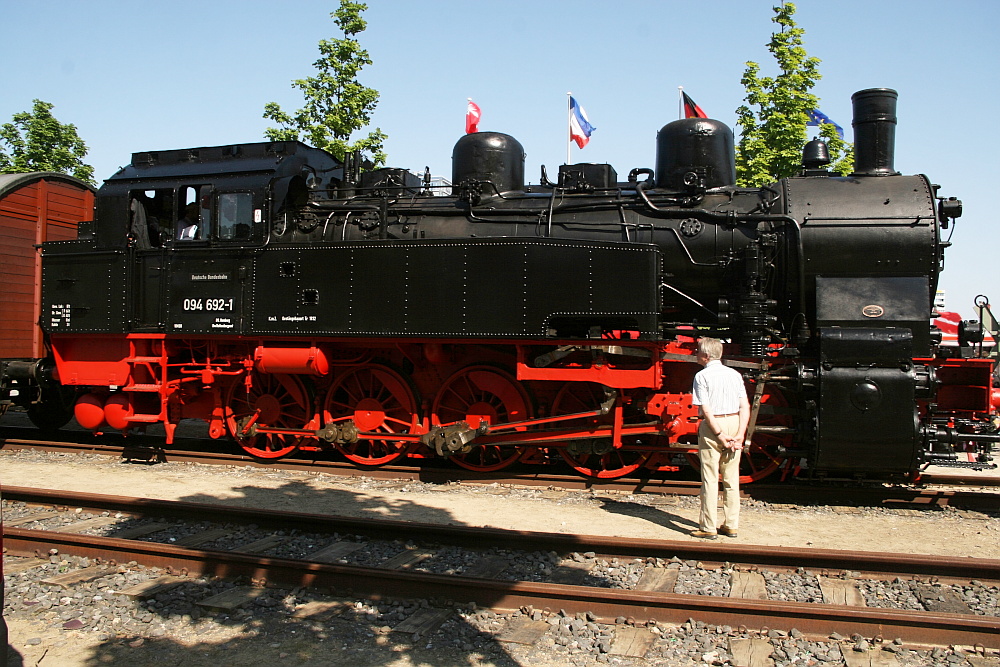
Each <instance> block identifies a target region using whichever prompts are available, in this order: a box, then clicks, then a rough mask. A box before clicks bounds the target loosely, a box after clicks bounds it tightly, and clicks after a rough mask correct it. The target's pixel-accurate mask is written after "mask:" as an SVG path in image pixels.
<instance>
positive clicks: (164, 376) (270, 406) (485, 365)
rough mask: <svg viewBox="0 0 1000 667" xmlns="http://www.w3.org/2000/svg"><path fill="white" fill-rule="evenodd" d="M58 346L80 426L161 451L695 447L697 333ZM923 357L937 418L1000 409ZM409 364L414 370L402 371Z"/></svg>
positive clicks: (172, 340)
mask: <svg viewBox="0 0 1000 667" xmlns="http://www.w3.org/2000/svg"><path fill="white" fill-rule="evenodd" d="M50 344H51V347H52V351H53V355H54V358H55V361H56V366H57V372H58V377H59V380H60V382H61V383H62V384H63V385H67V386H79V387H88V388H89V389H90V393H89V394H86V395H84V396H83V397H81V398H80V399H79V400H78V401H77V403H76V407H75V415H76V418H77V420H78V421H79V422H80V424H81V425H82V426H84V427H85V428H90V429H92V430H95V431H96V430H100V429H102V428H105V427H111V428H114V429H118V430H122V431H127V430H130V429H135V428H139V427H142V426H144V425H147V424H151V423H162V424H163V425H164V428H165V430H166V437H167V442H168V444H169V443H171V442H172V441H173V438H174V432H175V429H176V427H177V424H178V423H179V422H180V420H181V419H185V418H191V419H201V420H204V421H206V422H207V423H208V430H209V434H210V435H211V436H212V437H215V438H219V437H223V436H225V435H227V434H228V435H231V436H232V437H234V438H235V439H236V440H237V442H239V443H240V444H241V446H243V447H244V449H246V450H247V451H248V452H250V453H251V454H253V455H254V456H258V457H261V458H277V457H280V456H284V455H286V454H288V453H290V452H292V451H294V450H296V449H306V450H309V449H319V448H323V447H331V446H332V447H334V448H336V449H337V450H339V451H341V452H342V453H343V454H344V455H345V456H347V457H348V458H349V459H351V460H352V461H354V462H356V463H359V464H362V465H381V464H384V463H387V462H389V461H392V460H395V459H396V458H398V457H400V456H404V455H406V456H416V457H422V456H430V455H433V449H432V448H431V447H429V446H428V445H429V440H428V434H430V433H431V432H432V431H433V430H438V431H440V430H441V427H444V428H459V427H461V429H460V430H462V429H464V431H465V432H469V433H471V432H472V431H475V432H476V434H475V444H476V445H477V446H476V447H475V449H474V450H473V452H474V453H473V452H467V451H466V452H462V453H460V454H458V455H456V456H455V457H453V458H454V459H455V460H456V461H457V462H458V463H459V464H460V465H464V466H465V467H469V468H472V469H476V470H496V469H501V468H503V467H506V466H507V465H510V464H511V463H513V462H514V461H517V460H525V461H528V460H537V459H538V458H539V457H540V456H544V454H545V453H546V452H552V453H556V452H557V453H558V454H557V455H561V456H562V457H563V458H565V459H566V460H567V461H568V462H569V463H570V464H571V465H572V466H573V467H575V468H577V469H578V470H580V471H581V472H584V473H585V474H589V475H592V476H595V477H602V476H607V477H611V476H617V475H619V474H625V473H627V472H631V471H634V470H636V469H638V468H640V467H645V468H650V469H655V470H660V471H676V470H677V469H678V466H677V465H676V462H675V461H674V460H673V459H674V457H676V455H678V454H681V455H685V454H686V455H688V457H690V456H691V455H692V454H693V453H694V452H695V451H696V450H695V446H696V441H697V436H696V429H697V424H698V419H697V409H696V408H695V406H693V405H692V403H691V395H690V387H691V382H692V379H693V377H694V374H695V372H697V370H698V366H697V364H696V363H694V356H693V352H694V343H693V340H692V339H685V340H682V341H680V342H646V341H638V340H628V339H625V340H620V339H609V340H601V341H583V342H581V341H574V342H564V344H563V345H553V344H551V343H548V344H546V345H544V346H542V345H536V344H526V343H525V342H523V341H519V342H510V343H508V344H501V343H498V342H497V341H488V342H476V341H473V342H470V341H466V340H448V341H442V340H397V341H392V342H386V341H369V340H357V339H337V340H333V339H330V340H327V339H323V340H314V341H310V342H307V343H304V344H296V345H289V344H288V342H287V341H280V340H266V339H250V338H239V337H232V338H223V337H218V338H217V337H213V338H211V339H205V338H181V337H175V336H170V337H168V336H166V335H163V334H128V335H96V336H95V335H85V336H84V335H73V334H53V335H51V337H50ZM769 363H774V364H775V367H774V368H772V369H769V370H768V371H767V373H766V374H764V375H762V376H761V377H763V378H764V379H763V380H762V381H761V383H758V384H757V385H754V384H751V385H750V386H749V387H748V388H749V390H750V392H751V394H750V395H751V396H753V402H754V405H755V406H758V405H759V406H765V409H764V410H762V411H758V410H755V412H754V419H753V429H754V436H753V446H752V450H751V455H750V456H748V457H745V458H746V459H747V461H748V467H749V470H746V471H745V475H744V478H745V481H751V480H753V479H757V478H759V477H763V476H765V475H767V474H770V472H773V471H774V470H775V469H777V468H778V467H779V466H781V465H783V464H784V463H785V461H784V460H783V458H782V457H781V456H780V455H779V453H778V451H779V448H780V447H782V446H788V445H790V444H791V443H792V440H793V437H794V432H795V424H794V423H793V418H792V417H791V416H790V414H789V411H788V410H782V408H787V407H788V404H787V403H786V401H785V397H784V395H783V394H782V393H781V392H780V391H779V390H778V389H777V388H776V387H775V386H774V385H772V384H769V383H768V378H769V377H771V376H774V377H773V379H775V380H777V379H780V378H778V377H777V376H778V375H781V374H782V367H781V363H783V362H782V361H781V360H779V359H777V358H775V359H771V360H769ZM925 363H928V364H932V365H933V366H934V367H935V371H936V373H937V376H938V380H939V381H941V383H942V384H941V387H940V389H939V391H938V398H937V406H936V411H937V412H938V413H940V412H942V411H943V412H946V413H947V412H949V411H952V412H954V413H955V414H956V416H959V415H958V413H959V412H966V413H968V412H970V411H971V412H973V413H980V414H981V415H985V414H989V413H990V412H991V404H992V406H993V408H992V410H995V408H996V407H998V406H1000V396H997V395H991V388H990V362H989V360H983V359H949V360H933V361H932V360H925ZM404 365H406V366H408V367H409V368H408V371H407V372H406V373H405V375H404V374H403V373H402V372H400V371H398V370H397V369H399V368H401V367H402V366H404ZM747 365H748V366H751V365H752V364H747ZM760 370H763V369H760ZM768 374H769V375H768ZM605 388H610V389H612V390H614V391H612V392H608V391H607V390H606V389H605ZM418 397H421V398H418ZM970 406H972V407H970ZM923 409H925V410H926V406H923ZM961 416H970V415H968V414H964V415H961ZM682 458H683V457H682ZM788 465H789V466H790V465H791V463H789V464H788Z"/></svg>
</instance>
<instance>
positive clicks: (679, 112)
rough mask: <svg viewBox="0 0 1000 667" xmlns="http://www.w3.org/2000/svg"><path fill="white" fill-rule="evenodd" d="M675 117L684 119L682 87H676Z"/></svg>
mask: <svg viewBox="0 0 1000 667" xmlns="http://www.w3.org/2000/svg"><path fill="white" fill-rule="evenodd" d="M677 117H678V118H684V86H677Z"/></svg>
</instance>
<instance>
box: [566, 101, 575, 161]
mask: <svg viewBox="0 0 1000 667" xmlns="http://www.w3.org/2000/svg"><path fill="white" fill-rule="evenodd" d="M572 99H573V93H566V164H569V160H570V149H571V148H572V146H571V144H572V141H573V140H572V139H571V138H570V135H571V134H572V129H571V128H572V127H573V103H572V102H571V100H572Z"/></svg>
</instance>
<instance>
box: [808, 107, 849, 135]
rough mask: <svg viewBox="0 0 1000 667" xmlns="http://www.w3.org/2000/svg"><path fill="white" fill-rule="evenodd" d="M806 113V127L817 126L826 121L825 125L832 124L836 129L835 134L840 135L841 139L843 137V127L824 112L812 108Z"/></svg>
mask: <svg viewBox="0 0 1000 667" xmlns="http://www.w3.org/2000/svg"><path fill="white" fill-rule="evenodd" d="M807 113H808V114H809V121H808V122H807V123H806V127H809V126H813V127H819V126H820V125H822V124H823V123H826V124H827V125H833V127H834V128H835V129H836V130H837V136H838V137H840V138H841V139H843V138H844V128H842V127H841V126H839V125H837V124H836V123H834V122H833V121H832V120H830V117H829V116H827V115H826V114H825V113H823V112H822V111H820V110H819V109H813V110H812V111H809V112H807Z"/></svg>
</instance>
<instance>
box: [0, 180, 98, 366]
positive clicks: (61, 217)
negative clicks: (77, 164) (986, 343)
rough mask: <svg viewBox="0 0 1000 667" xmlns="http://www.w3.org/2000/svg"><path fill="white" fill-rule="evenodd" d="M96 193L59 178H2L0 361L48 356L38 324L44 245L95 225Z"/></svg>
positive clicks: (76, 183)
mask: <svg viewBox="0 0 1000 667" xmlns="http://www.w3.org/2000/svg"><path fill="white" fill-rule="evenodd" d="M93 210H94V192H93V190H92V189H91V188H90V186H88V185H87V184H86V183H84V182H82V181H79V180H77V179H75V178H72V177H70V176H63V175H60V174H50V173H37V174H5V175H0V358H4V359H16V358H38V357H43V356H45V351H44V349H43V344H42V339H41V333H40V332H39V331H38V329H37V327H36V326H35V323H36V322H37V320H38V314H39V303H40V298H41V294H40V290H41V259H40V257H39V254H38V250H37V248H36V246H37V245H38V244H39V243H41V242H43V241H66V240H70V239H75V238H76V237H77V225H78V224H79V223H80V222H81V221H83V220H91V219H92V218H93Z"/></svg>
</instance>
